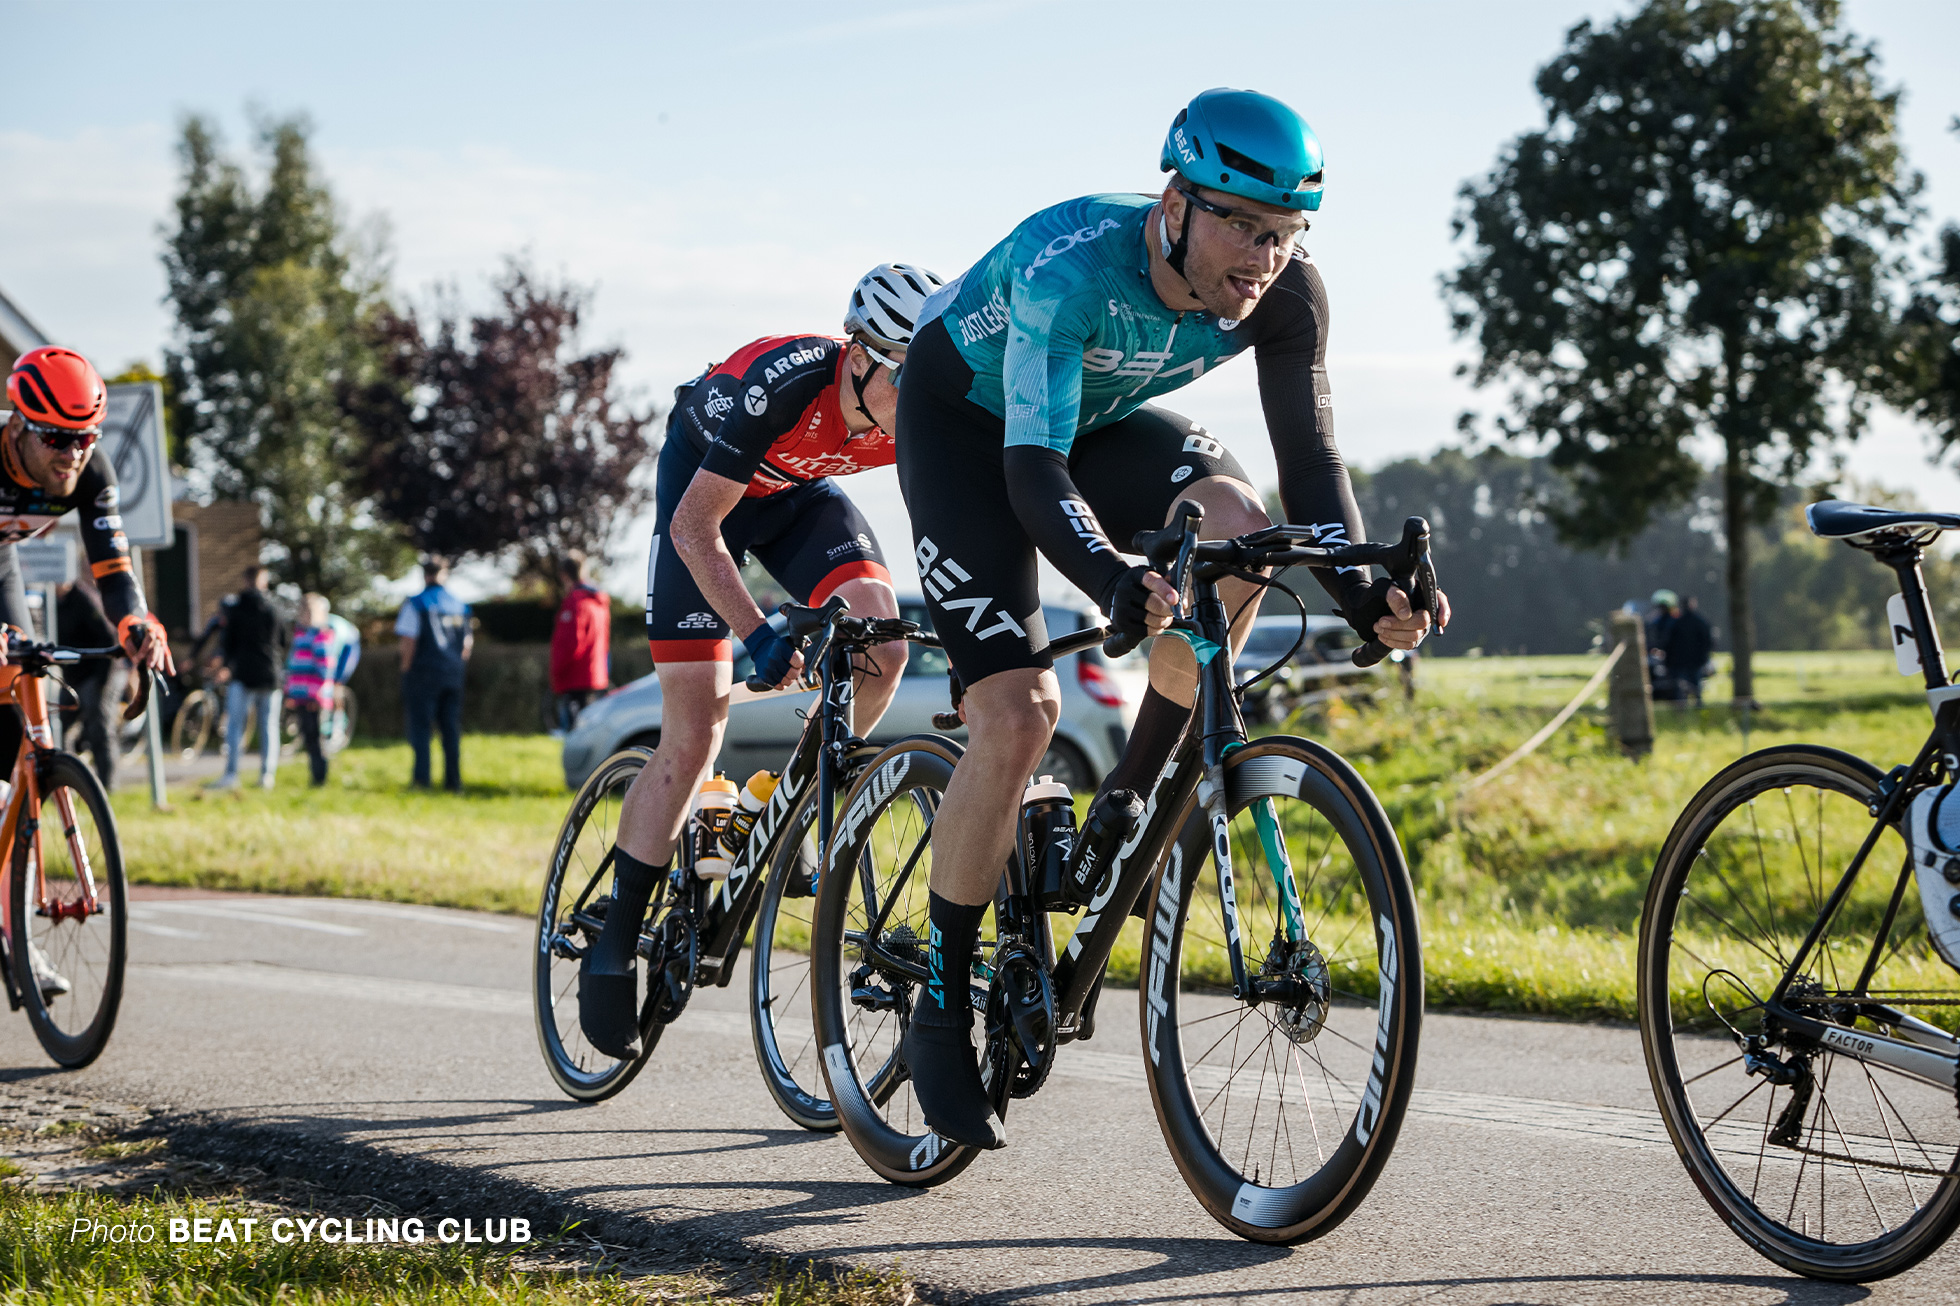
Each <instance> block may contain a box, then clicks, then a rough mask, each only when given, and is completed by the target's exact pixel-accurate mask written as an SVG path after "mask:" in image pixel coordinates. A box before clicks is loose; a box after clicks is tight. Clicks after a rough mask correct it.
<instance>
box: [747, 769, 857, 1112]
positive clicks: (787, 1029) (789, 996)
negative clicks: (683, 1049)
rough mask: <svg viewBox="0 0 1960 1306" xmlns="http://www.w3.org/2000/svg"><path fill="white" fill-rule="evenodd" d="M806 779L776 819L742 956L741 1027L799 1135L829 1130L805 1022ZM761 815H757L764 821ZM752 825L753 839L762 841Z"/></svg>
mask: <svg viewBox="0 0 1960 1306" xmlns="http://www.w3.org/2000/svg"><path fill="white" fill-rule="evenodd" d="M817 793H818V786H817V785H816V783H815V782H814V781H812V782H809V787H808V788H807V789H806V790H805V791H804V792H803V794H802V795H801V796H799V797H798V798H797V800H796V806H795V807H794V808H793V809H792V810H791V811H790V812H789V813H788V815H786V816H785V817H784V818H783V819H784V820H785V821H786V822H788V826H787V828H786V829H785V830H784V831H783V835H782V842H781V843H780V844H779V845H778V846H777V848H776V855H775V857H774V859H773V860H772V861H771V863H770V865H769V867H768V868H767V869H768V875H769V879H768V882H767V883H766V884H764V885H763V888H762V903H761V906H760V908H759V909H758V910H757V912H756V916H755V937H754V948H753V951H752V952H751V953H750V954H749V1023H750V1032H751V1034H752V1035H753V1036H754V1039H755V1059H756V1064H757V1065H758V1066H760V1067H761V1068H762V1082H763V1083H764V1084H765V1085H766V1086H767V1087H768V1089H769V1096H770V1097H772V1098H774V1099H775V1101H776V1105H777V1106H779V1107H781V1108H782V1110H783V1114H784V1115H786V1116H788V1117H789V1118H790V1119H791V1120H794V1121H795V1122H796V1123H797V1124H799V1125H802V1126H803V1127H804V1128H805V1129H814V1130H817V1131H820V1132H829V1131H831V1130H834V1129H836V1128H837V1112H836V1111H835V1110H833V1109H832V1108H831V1105H830V1098H829V1097H827V1096H826V1090H825V1088H824V1082H823V1068H822V1065H821V1061H822V1058H821V1057H820V1056H819V1055H818V1053H817V1030H816V1025H815V1023H814V1022H813V1021H812V1019H811V1016H810V940H811V936H812V933H813V931H812V929H811V920H812V917H813V916H814V915H815V907H816V881H817V875H816V871H817V862H818V856H817V841H816V834H815V828H814V827H815V826H816V818H817V802H816V796H817ZM766 814H767V813H766V811H765V815H766ZM763 834H764V831H763V830H762V829H761V828H760V827H759V826H758V828H757V830H756V837H758V838H760V837H763Z"/></svg>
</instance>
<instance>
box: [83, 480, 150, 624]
mask: <svg viewBox="0 0 1960 1306" xmlns="http://www.w3.org/2000/svg"><path fill="white" fill-rule="evenodd" d="M75 499H76V500H77V503H76V508H75V511H76V512H77V513H79V514H80V516H81V527H82V551H83V552H84V553H86V554H87V555H88V562H89V571H90V572H91V573H93V574H94V576H95V588H96V590H97V592H99V593H100V594H101V595H102V606H103V608H104V609H105V610H106V611H107V612H108V614H109V620H110V621H113V622H117V623H120V622H121V621H122V619H123V618H124V617H128V616H132V615H134V616H139V617H140V616H143V615H145V614H147V613H148V612H149V610H150V609H149V605H148V604H146V603H145V602H144V601H143V585H142V582H140V581H139V580H137V578H136V563H135V560H134V559H133V558H131V557H130V555H129V537H128V536H127V535H125V534H124V533H123V520H122V492H121V490H119V489H118V488H117V486H116V465H115V464H114V463H112V462H110V461H109V458H108V454H107V451H106V450H100V449H98V450H97V451H96V455H95V457H93V458H91V459H89V464H88V466H87V467H86V468H84V469H83V471H82V475H81V479H80V480H79V481H77V482H76V484H75Z"/></svg>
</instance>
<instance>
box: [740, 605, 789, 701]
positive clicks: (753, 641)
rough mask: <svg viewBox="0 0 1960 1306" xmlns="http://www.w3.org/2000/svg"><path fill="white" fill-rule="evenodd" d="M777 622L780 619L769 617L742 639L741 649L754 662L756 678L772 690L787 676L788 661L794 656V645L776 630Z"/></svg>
mask: <svg viewBox="0 0 1960 1306" xmlns="http://www.w3.org/2000/svg"><path fill="white" fill-rule="evenodd" d="M779 620H781V618H780V617H771V618H770V619H769V620H768V621H765V622H763V623H762V624H761V625H760V626H757V627H756V628H755V629H754V630H752V631H750V632H749V633H748V634H747V635H745V636H744V637H743V639H742V647H743V648H745V649H747V650H748V653H749V657H750V658H752V659H753V660H754V662H755V674H756V676H757V677H759V678H760V679H762V680H764V681H767V682H768V684H769V685H770V686H771V687H772V688H773V687H774V686H776V685H780V684H782V683H783V677H784V676H787V675H788V674H789V664H790V659H791V658H793V657H795V656H796V645H794V644H792V643H790V642H789V640H788V639H787V638H785V636H784V634H783V632H782V631H779V630H777V629H776V626H775V623H776V622H777V621H779Z"/></svg>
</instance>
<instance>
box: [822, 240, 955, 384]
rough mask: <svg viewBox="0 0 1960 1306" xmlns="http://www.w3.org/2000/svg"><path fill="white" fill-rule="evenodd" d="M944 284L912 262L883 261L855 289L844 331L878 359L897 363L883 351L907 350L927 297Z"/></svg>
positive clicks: (890, 363) (860, 280)
mask: <svg viewBox="0 0 1960 1306" xmlns="http://www.w3.org/2000/svg"><path fill="white" fill-rule="evenodd" d="M945 284H946V283H945V282H944V281H942V280H940V278H939V274H938V273H936V272H928V271H926V270H925V269H924V268H922V267H915V266H914V265H913V264H910V263H880V264H879V265H878V266H877V267H875V268H873V269H871V271H869V272H867V273H865V274H864V276H863V277H862V278H860V279H859V281H858V283H857V285H856V287H855V288H853V289H852V291H851V307H850V309H849V310H848V311H847V312H846V313H845V314H844V334H845V335H847V336H850V337H851V338H853V339H854V340H856V341H857V342H858V343H859V344H860V345H863V346H864V347H865V351H866V352H867V353H869V354H871V356H872V357H874V358H876V359H877V360H878V361H879V362H881V363H884V364H885V365H886V366H888V367H889V366H894V364H893V363H892V361H891V360H890V359H889V358H886V357H885V356H884V354H883V353H882V352H881V350H890V349H904V348H906V347H907V346H909V345H910V344H911V343H912V331H913V328H914V327H916V326H917V325H918V321H919V313H920V311H921V310H922V309H924V308H925V303H926V297H927V296H928V295H930V294H932V292H933V291H935V290H937V289H939V288H940V287H941V286H943V285H945Z"/></svg>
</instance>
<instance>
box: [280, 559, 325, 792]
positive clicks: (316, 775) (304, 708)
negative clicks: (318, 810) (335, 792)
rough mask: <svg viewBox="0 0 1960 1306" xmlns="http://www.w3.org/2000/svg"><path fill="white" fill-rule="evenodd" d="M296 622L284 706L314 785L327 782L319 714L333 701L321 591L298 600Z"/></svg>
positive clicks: (288, 661)
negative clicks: (294, 724)
mask: <svg viewBox="0 0 1960 1306" xmlns="http://www.w3.org/2000/svg"><path fill="white" fill-rule="evenodd" d="M299 611H300V625H299V629H297V630H295V631H294V632H293V651H292V652H291V653H290V654H288V655H287V658H286V710H287V711H289V712H291V713H292V714H293V719H294V720H295V721H297V722H298V723H299V738H300V742H301V743H302V744H303V745H305V747H306V761H307V766H308V768H309V769H310V771H311V773H312V782H313V787H314V788H316V789H317V788H319V787H320V786H321V785H323V784H325V783H326V782H327V754H326V750H325V749H323V748H322V747H321V746H320V722H321V717H322V714H324V713H328V712H331V711H333V705H334V680H333V672H334V652H335V649H334V643H335V641H334V631H333V627H332V626H330V625H329V624H328V623H327V616H328V612H327V600H326V597H325V596H324V595H320V594H308V595H307V596H306V597H305V598H303V599H301V600H300V605H299Z"/></svg>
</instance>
